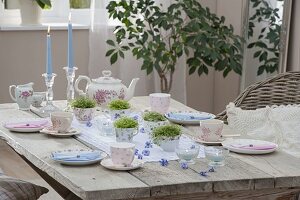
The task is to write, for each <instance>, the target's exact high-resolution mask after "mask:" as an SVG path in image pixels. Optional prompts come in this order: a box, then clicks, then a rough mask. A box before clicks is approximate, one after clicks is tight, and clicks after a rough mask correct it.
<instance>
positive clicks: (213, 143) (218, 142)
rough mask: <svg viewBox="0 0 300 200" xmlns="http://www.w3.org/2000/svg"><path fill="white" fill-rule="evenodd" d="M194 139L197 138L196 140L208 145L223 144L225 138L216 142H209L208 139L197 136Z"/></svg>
mask: <svg viewBox="0 0 300 200" xmlns="http://www.w3.org/2000/svg"><path fill="white" fill-rule="evenodd" d="M193 140H195V141H196V142H199V143H201V144H206V145H221V144H222V142H224V141H225V138H221V139H220V140H218V141H215V142H207V141H204V140H201V139H199V138H196V137H193Z"/></svg>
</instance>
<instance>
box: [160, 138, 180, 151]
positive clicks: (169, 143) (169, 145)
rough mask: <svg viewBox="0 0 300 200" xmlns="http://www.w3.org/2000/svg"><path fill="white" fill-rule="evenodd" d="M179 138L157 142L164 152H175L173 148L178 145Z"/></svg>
mask: <svg viewBox="0 0 300 200" xmlns="http://www.w3.org/2000/svg"><path fill="white" fill-rule="evenodd" d="M179 138H180V136H177V137H175V138H165V139H163V140H160V141H159V146H160V147H161V148H162V149H163V150H164V151H166V152H175V148H176V146H177V145H178V143H179Z"/></svg>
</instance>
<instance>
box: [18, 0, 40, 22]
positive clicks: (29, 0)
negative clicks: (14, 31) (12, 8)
mask: <svg viewBox="0 0 300 200" xmlns="http://www.w3.org/2000/svg"><path fill="white" fill-rule="evenodd" d="M19 2H20V12H21V21H22V24H40V23H41V13H42V9H41V8H40V7H39V5H38V4H37V3H36V1H35V0H19Z"/></svg>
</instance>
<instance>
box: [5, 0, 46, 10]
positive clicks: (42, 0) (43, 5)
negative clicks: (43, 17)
mask: <svg viewBox="0 0 300 200" xmlns="http://www.w3.org/2000/svg"><path fill="white" fill-rule="evenodd" d="M32 1H36V3H37V4H38V5H39V6H40V7H41V8H42V9H44V8H46V7H47V8H51V6H52V5H51V1H50V0H32ZM2 2H5V3H6V1H4V0H2Z"/></svg>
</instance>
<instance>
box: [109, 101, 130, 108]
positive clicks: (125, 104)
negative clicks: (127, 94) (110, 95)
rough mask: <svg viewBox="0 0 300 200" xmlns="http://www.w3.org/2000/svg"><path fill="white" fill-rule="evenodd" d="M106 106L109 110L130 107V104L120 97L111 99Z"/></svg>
mask: <svg viewBox="0 0 300 200" xmlns="http://www.w3.org/2000/svg"><path fill="white" fill-rule="evenodd" d="M108 108H109V109H111V110H125V109H129V108H130V104H129V103H128V102H127V101H125V100H121V99H117V100H113V101H111V102H110V103H109V104H108Z"/></svg>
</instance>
